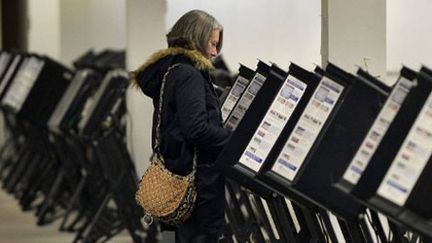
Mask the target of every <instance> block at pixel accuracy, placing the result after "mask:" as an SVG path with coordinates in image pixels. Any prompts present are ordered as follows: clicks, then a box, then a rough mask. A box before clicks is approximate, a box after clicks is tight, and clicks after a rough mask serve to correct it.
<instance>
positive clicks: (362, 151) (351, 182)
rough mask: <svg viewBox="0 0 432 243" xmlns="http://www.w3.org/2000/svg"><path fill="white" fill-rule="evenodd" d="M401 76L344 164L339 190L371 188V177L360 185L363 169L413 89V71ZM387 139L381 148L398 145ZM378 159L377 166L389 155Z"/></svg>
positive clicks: (394, 140) (377, 148) (406, 71)
mask: <svg viewBox="0 0 432 243" xmlns="http://www.w3.org/2000/svg"><path fill="white" fill-rule="evenodd" d="M401 75H402V76H401V77H400V78H399V79H398V80H397V82H396V84H395V86H394V88H393V90H392V92H391V94H390V96H389V98H388V99H387V101H386V102H385V104H384V106H383V108H382V109H381V111H380V113H379V115H378V116H377V118H376V120H375V121H374V123H373V125H372V126H371V128H370V130H369V132H368V134H367V136H366V137H365V138H364V140H363V142H362V144H361V145H360V146H359V148H358V150H357V152H356V154H355V155H354V156H353V158H352V159H351V162H350V164H349V165H348V167H346V170H345V172H344V174H343V176H342V178H341V180H340V181H339V182H338V183H337V185H336V186H337V187H338V188H339V189H341V190H343V191H345V192H347V193H348V192H350V191H351V190H352V192H353V194H356V192H357V191H359V188H360V187H363V189H362V190H360V191H363V190H368V188H369V189H370V182H371V181H374V180H370V179H368V182H367V184H369V186H366V185H363V186H362V184H363V183H364V182H365V181H363V182H362V183H358V182H359V181H360V180H361V178H362V174H363V173H364V171H365V170H368V165H369V163H370V161H371V160H372V158H373V156H375V153H376V152H377V151H379V148H380V147H381V143H382V142H384V141H385V140H384V138H385V137H386V136H387V134H388V132H389V130H390V128H391V126H392V124H393V122H395V120H397V119H396V117H397V116H398V114H401V113H400V112H401V110H403V109H404V108H403V107H404V103H405V102H408V101H406V99H407V97H408V96H409V93H410V92H412V90H411V88H412V87H413V85H415V84H416V82H414V81H415V78H416V74H415V72H413V71H411V70H409V69H407V68H404V69H402V71H401ZM410 90H411V91H410ZM411 96H412V94H411ZM402 113H403V112H402ZM397 127H399V128H401V129H402V127H406V125H403V126H402V127H401V126H397ZM401 132H402V131H401ZM387 140H388V139H387ZM388 141H391V142H390V144H388V145H387V146H384V148H387V147H388V146H395V145H396V144H397V143H396V141H398V140H397V139H390V140H388ZM387 151H389V150H388V149H386V152H385V153H384V156H389V155H390V156H391V153H390V152H387ZM377 161H380V163H376V165H383V164H384V161H388V158H382V157H381V158H379V159H377ZM372 171H376V169H372ZM376 175H378V173H376V172H374V173H373V175H372V176H373V177H375V176H376ZM368 177H369V176H368ZM381 177H382V176H381ZM369 178H370V177H369Z"/></svg>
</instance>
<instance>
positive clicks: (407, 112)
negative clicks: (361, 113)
mask: <svg viewBox="0 0 432 243" xmlns="http://www.w3.org/2000/svg"><path fill="white" fill-rule="evenodd" d="M401 81H402V82H403V80H400V81H399V82H398V83H397V85H396V89H397V88H398V86H399V85H400V84H401V83H400V82H401ZM415 83H417V85H416V87H412V88H410V89H409V87H408V86H406V87H405V88H406V92H408V89H409V92H408V93H407V95H406V98H405V100H404V101H403V103H402V105H401V107H400V109H399V112H398V113H397V115H396V116H395V117H394V119H393V122H392V123H391V124H390V126H389V128H388V130H387V132H386V133H385V134H384V136H383V138H382V140H381V142H380V143H379V145H378V147H377V148H376V151H375V152H374V153H373V155H372V157H371V158H370V160H369V162H368V163H367V167H366V168H365V170H364V171H363V172H362V174H361V177H360V178H359V179H358V181H357V182H356V180H355V179H356V178H357V177H353V178H352V180H350V181H349V182H348V181H347V184H348V183H349V184H350V188H352V190H351V194H352V195H354V196H355V197H356V198H358V199H360V200H367V198H369V197H371V196H373V195H374V194H375V192H376V190H377V187H378V185H379V183H380V182H381V180H382V178H383V177H384V175H385V172H386V171H387V170H388V168H389V166H390V163H391V161H392V160H393V158H394V156H395V155H396V153H397V151H398V150H399V148H400V146H401V144H402V141H403V138H404V137H405V135H406V134H407V132H408V130H409V127H410V126H411V124H412V123H413V121H414V119H415V117H416V116H417V113H418V112H419V109H420V108H419V104H418V102H419V100H423V99H425V98H426V91H427V90H428V88H427V86H428V85H427V83H425V82H423V81H419V82H415ZM413 84H414V83H413ZM401 88H402V87H401ZM395 91H396V90H395ZM396 92H397V91H396ZM393 95H394V94H393ZM348 169H350V168H348ZM359 170H360V171H361V169H359ZM348 178H349V177H348ZM353 182H354V183H355V184H353Z"/></svg>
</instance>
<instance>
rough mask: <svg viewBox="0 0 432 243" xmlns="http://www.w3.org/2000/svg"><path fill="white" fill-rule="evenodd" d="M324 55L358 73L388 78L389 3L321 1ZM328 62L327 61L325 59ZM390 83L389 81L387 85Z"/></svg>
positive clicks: (380, 1)
mask: <svg viewBox="0 0 432 243" xmlns="http://www.w3.org/2000/svg"><path fill="white" fill-rule="evenodd" d="M322 6H323V7H322V9H323V11H326V12H323V27H322V28H323V35H322V38H323V40H322V43H323V46H322V51H321V52H322V53H323V54H324V55H323V57H324V59H325V55H328V60H329V61H330V62H332V63H334V64H336V65H338V66H340V67H342V68H343V69H345V70H347V71H350V72H352V73H355V72H356V71H357V69H358V67H359V66H360V67H362V68H363V69H367V71H369V73H371V74H372V75H374V76H378V77H379V79H381V80H383V81H384V79H385V77H386V76H385V75H386V1H384V0H379V1H377V0H362V1H357V0H322ZM324 62H325V60H324ZM387 83H389V82H387Z"/></svg>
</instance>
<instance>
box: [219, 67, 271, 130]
mask: <svg viewBox="0 0 432 243" xmlns="http://www.w3.org/2000/svg"><path fill="white" fill-rule="evenodd" d="M269 72H270V66H269V65H267V64H266V63H264V62H262V61H258V64H257V69H256V71H255V73H254V74H253V77H252V79H251V80H250V82H249V83H248V85H247V86H246V88H245V90H244V91H243V92H242V94H241V97H240V98H239V99H238V101H237V103H236V104H235V106H234V107H233V108H232V110H231V113H230V114H229V115H228V117H227V118H226V120H223V122H224V125H225V127H226V128H228V129H230V130H235V129H236V128H237V126H238V125H239V123H240V122H241V120H242V119H243V116H244V115H245V113H246V111H247V109H248V107H249V106H250V105H251V103H252V102H253V100H254V99H255V96H256V95H257V93H258V92H259V91H260V89H261V87H262V86H263V84H264V83H265V82H266V79H267V76H268V75H269Z"/></svg>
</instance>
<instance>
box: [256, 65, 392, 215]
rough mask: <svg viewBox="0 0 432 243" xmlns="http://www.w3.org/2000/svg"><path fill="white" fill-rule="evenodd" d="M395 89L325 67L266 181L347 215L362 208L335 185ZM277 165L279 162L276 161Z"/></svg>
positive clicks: (362, 75) (264, 173)
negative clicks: (314, 90)
mask: <svg viewBox="0 0 432 243" xmlns="http://www.w3.org/2000/svg"><path fill="white" fill-rule="evenodd" d="M389 91H390V88H389V87H387V86H385V85H384V84H382V83H381V82H380V81H378V80H376V79H375V78H373V77H371V76H370V75H368V74H367V73H365V72H362V71H361V70H360V71H359V76H358V77H354V76H352V75H351V74H349V73H347V72H345V71H343V70H341V69H340V68H338V67H336V66H335V65H332V64H329V65H328V66H327V67H326V71H325V73H324V78H323V79H322V81H321V83H320V86H319V88H317V90H316V92H315V94H314V96H313V99H311V100H310V102H309V104H308V106H307V108H306V109H305V111H304V113H303V114H302V116H301V118H300V120H299V122H298V123H297V124H296V126H295V128H294V129H293V130H292V132H289V133H287V134H286V135H285V136H284V137H285V141H278V143H277V145H276V146H274V147H275V149H274V151H273V152H272V156H271V157H270V158H269V162H266V163H265V165H266V166H265V167H264V168H263V170H262V171H261V172H260V176H259V177H258V178H260V179H261V180H263V181H265V182H266V183H267V184H269V185H271V187H272V188H275V189H276V190H278V191H279V192H281V193H283V194H285V195H287V196H290V195H292V194H296V195H299V196H301V197H302V198H304V199H306V200H308V201H310V202H313V203H314V204H317V205H319V206H321V207H323V208H325V209H327V210H329V211H331V212H333V213H334V214H336V215H338V216H340V217H342V218H344V219H353V220H354V219H356V218H357V216H358V214H359V213H360V212H361V211H362V208H363V207H362V206H361V204H359V203H358V202H356V201H355V200H354V199H353V198H351V197H349V196H347V195H346V194H344V193H342V192H340V191H339V190H337V189H335V188H333V187H332V184H333V183H334V182H336V180H337V179H338V178H339V177H340V175H341V174H342V173H343V170H342V167H346V166H344V164H347V163H349V161H350V159H351V158H352V156H353V154H354V153H355V151H356V149H357V147H358V146H359V144H360V143H361V141H362V139H363V137H364V136H365V134H366V133H367V131H368V129H369V127H370V126H371V124H372V122H373V121H374V119H375V117H376V116H377V114H378V112H379V110H380V108H381V107H382V103H383V101H384V100H385V98H386V97H387V96H388V93H389ZM272 163H274V164H272Z"/></svg>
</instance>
